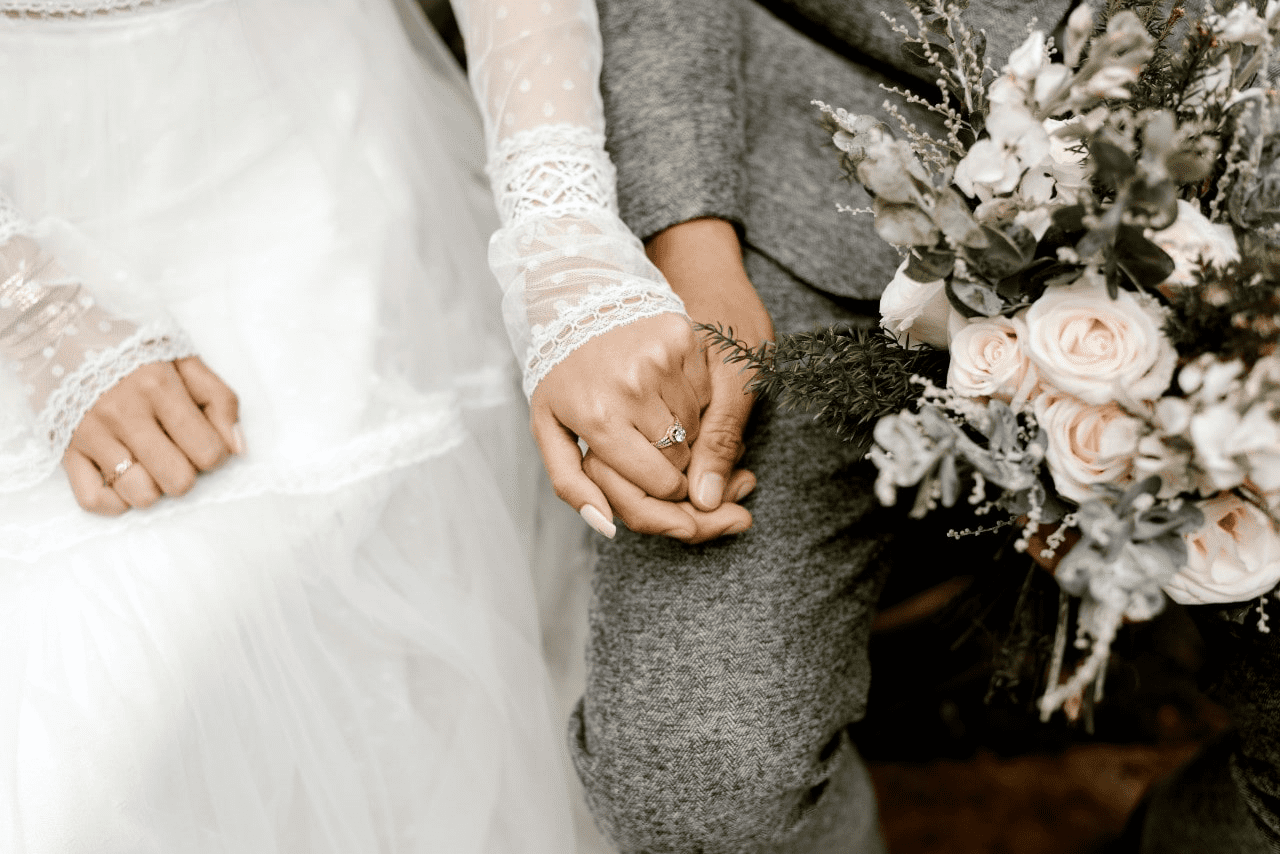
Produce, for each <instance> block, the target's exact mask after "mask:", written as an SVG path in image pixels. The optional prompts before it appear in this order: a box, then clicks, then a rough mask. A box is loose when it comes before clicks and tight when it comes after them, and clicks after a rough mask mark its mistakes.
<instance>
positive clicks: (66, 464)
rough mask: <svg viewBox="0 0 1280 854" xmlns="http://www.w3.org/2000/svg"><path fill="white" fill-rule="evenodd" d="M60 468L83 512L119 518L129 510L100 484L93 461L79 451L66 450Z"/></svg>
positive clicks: (110, 490)
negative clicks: (65, 475) (64, 472)
mask: <svg viewBox="0 0 1280 854" xmlns="http://www.w3.org/2000/svg"><path fill="white" fill-rule="evenodd" d="M62 468H63V470H64V471H66V473H67V481H68V482H69V483H70V484H71V493H72V494H73V495H74V496H75V497H76V503H77V504H79V505H80V506H81V507H82V508H84V509H85V510H88V511H89V512H90V513H97V514H98V515H100V516H119V515H120V514H121V513H123V512H125V511H126V510H128V509H129V505H128V504H127V503H126V502H125V500H124V499H123V498H121V497H120V496H119V495H117V494H116V492H115V491H114V490H112V489H109V488H108V487H107V486H106V485H105V484H104V483H103V482H102V472H100V471H99V470H98V467H97V466H96V465H94V464H93V461H92V460H90V459H89V458H88V457H86V456H85V455H84V454H82V453H81V452H80V451H78V450H76V449H75V448H68V449H67V452H66V453H65V454H63V455H62Z"/></svg>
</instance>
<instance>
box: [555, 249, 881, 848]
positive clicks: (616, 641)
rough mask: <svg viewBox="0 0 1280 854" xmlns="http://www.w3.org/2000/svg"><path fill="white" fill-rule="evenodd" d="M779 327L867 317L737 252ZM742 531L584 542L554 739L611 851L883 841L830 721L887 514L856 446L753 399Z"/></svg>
mask: <svg viewBox="0 0 1280 854" xmlns="http://www.w3.org/2000/svg"><path fill="white" fill-rule="evenodd" d="M746 263H747V271H748V273H749V274H750V276H751V277H752V281H753V282H754V283H755V285H756V287H757V289H758V290H759V291H760V293H761V296H762V298H763V299H764V300H765V302H766V305H767V306H768V307H769V310H770V312H771V314H772V316H773V318H774V322H775V325H776V327H777V329H778V331H779V332H784V331H793V330H807V329H811V328H813V327H814V325H815V324H820V325H829V324H832V323H866V322H867V317H866V316H865V315H862V316H859V315H858V314H855V313H854V312H852V311H850V310H848V309H847V308H845V307H842V306H840V305H838V304H837V303H836V302H835V301H833V300H830V299H828V298H827V297H825V296H823V295H822V294H820V293H818V292H816V291H813V290H811V289H809V288H806V287H805V286H803V285H801V284H799V283H798V282H796V281H795V280H794V279H793V278H791V277H790V276H789V275H788V274H787V273H786V272H785V271H784V270H782V269H780V268H779V267H777V266H776V265H774V264H773V263H771V262H770V261H769V260H768V259H766V258H764V257H763V256H761V255H759V254H758V253H755V252H753V251H751V250H748V251H747V253H746ZM746 439H747V446H748V450H747V456H746V458H745V459H744V461H743V464H744V465H745V466H747V467H748V468H750V469H751V470H752V471H754V472H755V474H756V476H757V477H758V478H759V486H758V487H757V488H756V490H755V492H754V494H753V495H752V496H751V497H750V498H749V499H747V502H746V503H747V506H748V507H749V508H750V509H751V511H752V513H753V514H754V517H755V524H754V526H753V527H752V528H751V529H750V530H749V531H747V532H746V533H745V534H742V535H739V536H736V537H729V538H726V539H724V540H720V541H715V542H712V543H708V544H705V545H701V546H686V545H683V544H681V543H678V542H675V541H672V540H668V539H666V538H661V537H647V536H638V535H635V534H631V533H630V532H626V531H621V530H620V531H619V533H618V537H617V539H616V540H614V541H612V542H608V543H606V544H605V545H604V546H603V549H602V552H601V555H600V561H599V565H598V568H597V574H596V580H595V587H594V596H593V602H592V609H591V629H590V638H589V642H588V656H587V666H588V676H587V687H586V693H585V696H584V698H583V700H582V702H581V703H580V704H579V706H578V709H577V711H576V712H575V714H574V716H573V719H572V721H571V724H570V736H571V749H572V751H573V754H574V761H575V764H576V766H577V769H578V772H579V774H580V775H581V777H582V779H583V782H584V784H585V786H586V790H587V793H588V800H589V801H590V803H591V807H592V811H593V813H594V814H595V816H596V818H597V821H598V822H599V823H600V824H601V826H602V828H603V829H604V831H605V832H606V833H607V834H608V835H609V836H610V837H612V839H613V840H614V842H615V844H617V845H618V846H619V848H620V849H621V850H622V851H623V852H625V854H631V852H647V854H648V853H650V852H653V853H655V854H656V852H688V854H693V852H700V854H713V852H735V854H741V852H774V851H778V852H782V851H786V852H791V851H795V852H802V851H822V852H851V854H852V852H857V854H864V852H882V851H884V848H883V843H882V842H881V840H880V835H879V825H878V820H877V817H876V811H875V803H874V796H873V794H872V791H871V788H870V784H869V780H868V777H867V774H866V770H865V767H864V766H863V764H862V761H861V759H860V758H859V757H858V755H857V752H856V750H855V749H854V748H853V746H852V745H851V744H850V743H849V739H848V736H847V734H846V731H845V728H846V727H847V726H848V725H849V724H850V723H852V722H854V721H856V720H858V719H859V718H860V717H861V716H862V714H863V711H864V708H865V701H866V694H867V687H868V681H869V678H870V674H869V672H868V662H867V656H866V646H867V638H868V631H869V626H870V622H871V618H872V616H873V613H874V607H875V602H876V599H877V596H878V593H879V590H880V587H881V584H882V580H883V576H884V570H885V558H884V547H885V546H886V544H887V543H888V542H889V540H890V534H889V529H890V528H891V527H893V520H894V519H895V518H896V517H897V516H900V515H901V511H900V510H886V509H883V508H879V507H877V506H876V502H875V498H874V496H873V494H872V488H871V487H872V481H873V478H874V469H873V468H872V467H871V466H870V464H869V463H867V462H866V460H865V459H864V454H865V450H866V448H865V446H855V445H853V444H850V443H846V442H843V441H841V440H840V439H838V438H836V437H835V436H834V434H833V433H832V432H831V431H830V430H829V429H828V428H826V427H824V426H822V425H819V424H816V423H815V422H814V421H813V419H812V418H811V417H810V416H807V415H802V414H796V413H783V412H779V411H777V409H776V408H774V407H773V406H771V405H770V404H768V403H767V402H762V403H761V404H759V405H758V406H757V411H756V413H755V415H754V416H753V421H752V423H751V425H750V427H749V430H748V435H747V437H746Z"/></svg>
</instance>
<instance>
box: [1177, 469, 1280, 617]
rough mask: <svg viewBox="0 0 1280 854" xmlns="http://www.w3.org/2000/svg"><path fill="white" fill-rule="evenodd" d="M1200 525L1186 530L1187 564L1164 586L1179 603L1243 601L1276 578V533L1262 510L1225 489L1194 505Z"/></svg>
mask: <svg viewBox="0 0 1280 854" xmlns="http://www.w3.org/2000/svg"><path fill="white" fill-rule="evenodd" d="M1200 509H1201V510H1203V511H1204V516H1205V524H1204V526H1203V527H1202V528H1201V529H1200V530H1198V531H1196V532H1195V533H1194V534H1188V535H1187V566H1186V567H1185V568H1184V569H1183V570H1182V571H1181V572H1179V573H1178V574H1177V575H1175V576H1174V577H1173V578H1172V579H1171V580H1170V581H1169V583H1168V584H1166V585H1165V592H1166V593H1168V594H1169V598H1170V599H1172V600H1173V601H1175V602H1178V603H1180V604H1183V605H1210V604H1217V603H1221V602H1247V601H1249V600H1250V599H1255V598H1257V597H1259V596H1261V595H1263V594H1264V593H1266V592H1267V591H1269V590H1271V589H1272V588H1273V587H1275V586H1276V582H1278V581H1280V537H1277V536H1276V532H1275V530H1274V529H1273V528H1272V527H1271V523H1270V521H1269V520H1268V519H1267V514H1266V513H1264V512H1262V511H1261V510H1259V509H1258V508H1257V507H1254V506H1253V505H1252V504H1249V503H1248V502H1246V501H1242V500H1241V499H1239V498H1237V497H1236V496H1235V495H1232V494H1230V493H1227V494H1224V495H1220V496H1218V497H1217V498H1213V499H1211V500H1209V501H1206V502H1205V503H1204V504H1202V505H1200Z"/></svg>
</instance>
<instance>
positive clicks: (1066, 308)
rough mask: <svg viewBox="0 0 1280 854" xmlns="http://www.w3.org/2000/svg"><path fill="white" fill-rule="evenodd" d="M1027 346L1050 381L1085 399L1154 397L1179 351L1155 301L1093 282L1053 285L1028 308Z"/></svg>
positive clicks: (1166, 383)
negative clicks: (1164, 328) (1110, 292)
mask: <svg viewBox="0 0 1280 854" xmlns="http://www.w3.org/2000/svg"><path fill="white" fill-rule="evenodd" d="M1025 318H1026V323H1027V335H1026V337H1025V339H1024V340H1023V345H1022V346H1023V349H1024V350H1025V351H1026V353H1027V355H1028V356H1029V357H1030V359H1031V361H1032V362H1034V363H1035V366H1036V368H1037V369H1038V370H1039V372H1040V380H1041V381H1042V382H1043V383H1044V384H1045V385H1048V386H1052V387H1054V388H1057V389H1060V390H1061V391H1064V392H1067V393H1068V394H1073V395H1075V396H1076V397H1079V398H1080V399H1081V400H1083V401H1085V402H1086V403H1095V404H1101V403H1107V402H1109V401H1113V400H1120V401H1150V400H1155V399H1156V398H1158V397H1160V396H1161V394H1162V393H1163V392H1164V391H1165V390H1166V389H1167V388H1168V387H1169V381H1170V379H1172V377H1173V369H1174V363H1175V362H1176V360H1177V353H1176V352H1175V351H1174V349H1173V346H1172V345H1171V344H1170V343H1169V341H1168V340H1167V339H1166V338H1165V336H1164V335H1163V333H1162V332H1161V327H1162V326H1163V324H1164V315H1163V313H1162V311H1161V309H1160V308H1159V306H1158V305H1156V304H1155V301H1154V300H1152V299H1150V298H1148V297H1139V296H1137V295H1135V294H1133V293H1131V292H1130V291H1125V290H1121V291H1120V293H1119V294H1118V295H1117V296H1116V298H1115V299H1112V298H1111V297H1110V296H1108V295H1107V291H1106V288H1104V287H1102V286H1101V285H1096V284H1093V283H1091V282H1084V281H1082V282H1080V283H1078V284H1074V285H1070V286H1068V287H1052V288H1049V289H1048V290H1047V291H1045V292H1044V294H1043V295H1042V296H1041V297H1040V298H1039V299H1038V300H1036V301H1035V302H1034V303H1033V304H1032V305H1031V308H1029V309H1028V310H1027V312H1026V315H1025Z"/></svg>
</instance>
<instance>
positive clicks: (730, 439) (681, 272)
mask: <svg viewBox="0 0 1280 854" xmlns="http://www.w3.org/2000/svg"><path fill="white" fill-rule="evenodd" d="M646 248H647V250H648V253H649V258H650V259H651V260H652V261H653V262H654V264H655V265H656V266H657V267H658V269H659V270H661V271H662V272H663V274H664V275H665V276H666V277H667V281H668V282H670V283H671V287H672V288H673V289H674V290H675V292H676V293H677V294H679V295H680V298H681V299H683V300H684V304H685V308H686V310H687V311H688V312H689V316H690V317H691V318H693V321H694V322H695V323H701V324H707V325H711V326H719V327H720V328H722V329H723V330H724V331H725V332H728V331H729V330H732V333H733V336H734V337H735V338H737V339H738V340H740V341H745V342H746V343H747V344H748V345H750V346H752V347H758V346H759V345H760V344H761V343H762V342H764V341H771V340H773V322H772V320H770V318H769V312H768V311H767V310H766V309H765V307H764V303H762V302H761V301H760V297H759V295H757V294H756V290H755V287H754V286H753V285H752V284H751V280H750V279H749V278H747V271H746V269H745V268H744V267H743V265H742V247H741V244H739V242H738V234H737V232H736V231H735V230H734V228H733V226H732V225H731V224H730V223H728V222H726V221H725V220H722V219H696V220H690V221H689V222H684V223H680V224H679V225H675V226H672V227H670V228H668V229H666V230H664V231H661V232H659V233H658V234H656V235H654V236H653V238H651V239H650V240H649V243H648V245H647V247H646ZM704 348H705V355H706V360H707V369H708V372H709V375H710V378H711V402H710V403H709V404H708V406H707V407H706V409H705V410H704V411H703V413H702V423H701V426H700V429H699V431H698V437H697V439H696V440H695V441H694V443H693V445H692V447H691V450H692V458H691V460H690V462H689V470H688V483H689V500H690V501H691V502H692V504H693V507H694V508H696V509H697V510H701V511H704V512H710V511H715V510H717V509H718V508H719V507H721V505H722V503H724V502H725V501H734V500H736V499H737V498H740V497H741V495H740V494H739V490H740V485H739V484H738V483H737V480H738V479H737V478H736V477H735V474H734V470H735V467H736V465H737V463H738V461H739V460H741V459H742V454H743V452H744V450H745V447H744V445H743V441H742V436H743V432H744V431H745V430H746V426H747V419H748V418H749V417H750V415H751V407H752V404H754V402H755V396H754V395H753V394H751V393H750V392H748V390H747V386H748V384H749V383H750V381H751V375H750V373H748V372H746V371H744V370H743V369H742V367H741V366H740V365H738V364H729V363H727V362H725V360H724V356H725V354H724V353H723V352H721V351H719V350H718V349H716V348H715V347H714V346H712V347H706V346H705V342H704ZM751 483H752V485H754V478H752V480H751ZM727 486H737V487H738V488H735V489H727V488H726V487H727ZM748 491H749V490H748ZM744 494H745V493H744ZM742 512H743V513H746V511H745V510H743V511H742ZM748 519H749V516H748Z"/></svg>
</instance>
